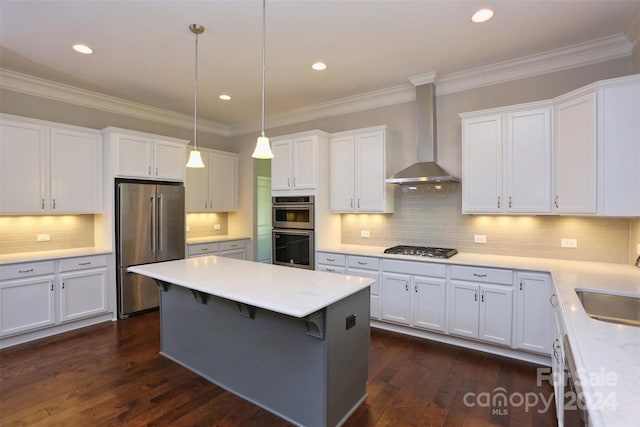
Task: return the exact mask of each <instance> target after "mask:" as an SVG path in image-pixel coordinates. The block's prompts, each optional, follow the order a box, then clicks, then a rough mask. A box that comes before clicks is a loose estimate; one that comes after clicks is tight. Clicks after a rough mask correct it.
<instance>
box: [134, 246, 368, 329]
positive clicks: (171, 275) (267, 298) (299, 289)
mask: <svg viewBox="0 0 640 427" xmlns="http://www.w3.org/2000/svg"><path fill="white" fill-rule="evenodd" d="M128 271H130V272H133V273H138V274H142V275H144V276H148V277H151V278H153V279H157V280H162V281H165V282H168V283H173V284H175V285H179V286H183V287H186V288H189V289H192V290H196V291H200V292H204V293H207V294H210V295H214V296H218V297H221V298H226V299H229V300H232V301H236V302H240V303H244V304H249V305H252V306H255V307H258V308H262V309H265V310H270V311H274V312H277V313H282V314H286V315H288V316H294V317H305V316H308V315H309V314H312V313H314V312H316V311H318V310H321V309H323V308H325V307H327V306H329V305H331V304H333V303H335V302H337V301H340V300H342V299H344V298H346V297H348V296H349V295H352V294H354V293H356V292H358V291H360V290H362V289H364V288H368V287H369V286H371V284H372V283H373V282H374V281H373V280H371V279H367V278H364V277H355V276H341V275H337V274H333V273H326V272H321V271H312V270H303V269H298V268H291V267H284V266H279V265H272V264H263V263H258V262H252V261H244V260H237V259H232V258H224V257H217V256H205V257H197V258H189V259H184V260H177V261H167V262H160V263H155V264H146V265H139V266H135V267H129V268H128Z"/></svg>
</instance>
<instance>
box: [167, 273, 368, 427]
mask: <svg viewBox="0 0 640 427" xmlns="http://www.w3.org/2000/svg"><path fill="white" fill-rule="evenodd" d="M280 268H286V267H280ZM314 274H315V273H314ZM325 274H330V273H325ZM337 277H338V276H336V278H337ZM156 281H157V283H158V287H159V288H160V289H161V292H160V319H161V323H160V325H161V331H160V333H161V354H162V355H164V356H166V357H167V358H169V359H171V360H173V361H175V362H176V363H179V364H180V365H182V366H184V367H186V368H188V369H190V370H191V371H193V372H195V373H196V374H198V375H200V376H202V377H204V378H206V379H208V380H209V381H211V382H213V383H215V384H217V385H219V386H220V387H222V388H224V389H226V390H228V391H230V392H232V393H234V394H236V395H238V396H240V397H242V398H244V399H247V400H249V401H251V402H253V403H255V404H256V405H258V406H261V407H263V408H265V409H267V410H268V411H270V412H273V413H274V414H277V415H279V416H281V417H282V418H284V419H286V420H288V421H290V422H292V423H295V424H298V425H302V426H310V427H315V426H336V425H341V424H342V423H344V422H345V421H346V420H347V418H348V417H349V416H350V415H351V414H352V413H353V411H355V409H356V408H357V407H358V406H359V405H360V404H361V403H362V402H364V400H365V399H366V397H367V394H366V388H365V387H366V381H367V378H368V374H369V372H368V371H369V310H370V308H369V305H370V298H369V287H368V286H367V287H365V288H363V289H361V290H359V291H357V292H355V293H353V294H351V295H349V296H347V297H345V298H343V299H341V300H339V301H336V302H333V303H332V304H330V305H328V306H326V307H324V308H322V309H320V310H318V311H316V312H314V313H312V314H309V315H307V316H304V317H295V316H291V315H286V314H281V313H278V312H275V311H271V310H267V309H263V308H258V307H255V306H251V305H248V304H244V303H239V302H235V301H233V300H230V299H226V298H221V297H217V296H214V295H211V294H208V293H205V292H202V291H196V290H192V289H189V288H187V287H183V286H178V285H174V284H172V283H169V282H166V281H162V280H158V279H156Z"/></svg>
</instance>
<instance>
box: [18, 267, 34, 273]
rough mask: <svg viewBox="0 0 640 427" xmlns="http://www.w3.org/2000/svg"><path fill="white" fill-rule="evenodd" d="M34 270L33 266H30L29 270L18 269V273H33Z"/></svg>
mask: <svg viewBox="0 0 640 427" xmlns="http://www.w3.org/2000/svg"><path fill="white" fill-rule="evenodd" d="M32 271H33V268H30V269H28V270H18V273H31V272H32Z"/></svg>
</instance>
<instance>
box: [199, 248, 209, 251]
mask: <svg viewBox="0 0 640 427" xmlns="http://www.w3.org/2000/svg"><path fill="white" fill-rule="evenodd" d="M200 250H201V251H208V250H209V248H200Z"/></svg>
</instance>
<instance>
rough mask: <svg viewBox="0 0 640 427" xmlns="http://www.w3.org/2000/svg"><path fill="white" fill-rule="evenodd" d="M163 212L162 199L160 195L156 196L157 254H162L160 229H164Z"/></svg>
mask: <svg viewBox="0 0 640 427" xmlns="http://www.w3.org/2000/svg"><path fill="white" fill-rule="evenodd" d="M162 211H163V198H162V193H160V194H158V228H157V230H158V253H159V254H161V253H162V227H164V220H163V218H162Z"/></svg>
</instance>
